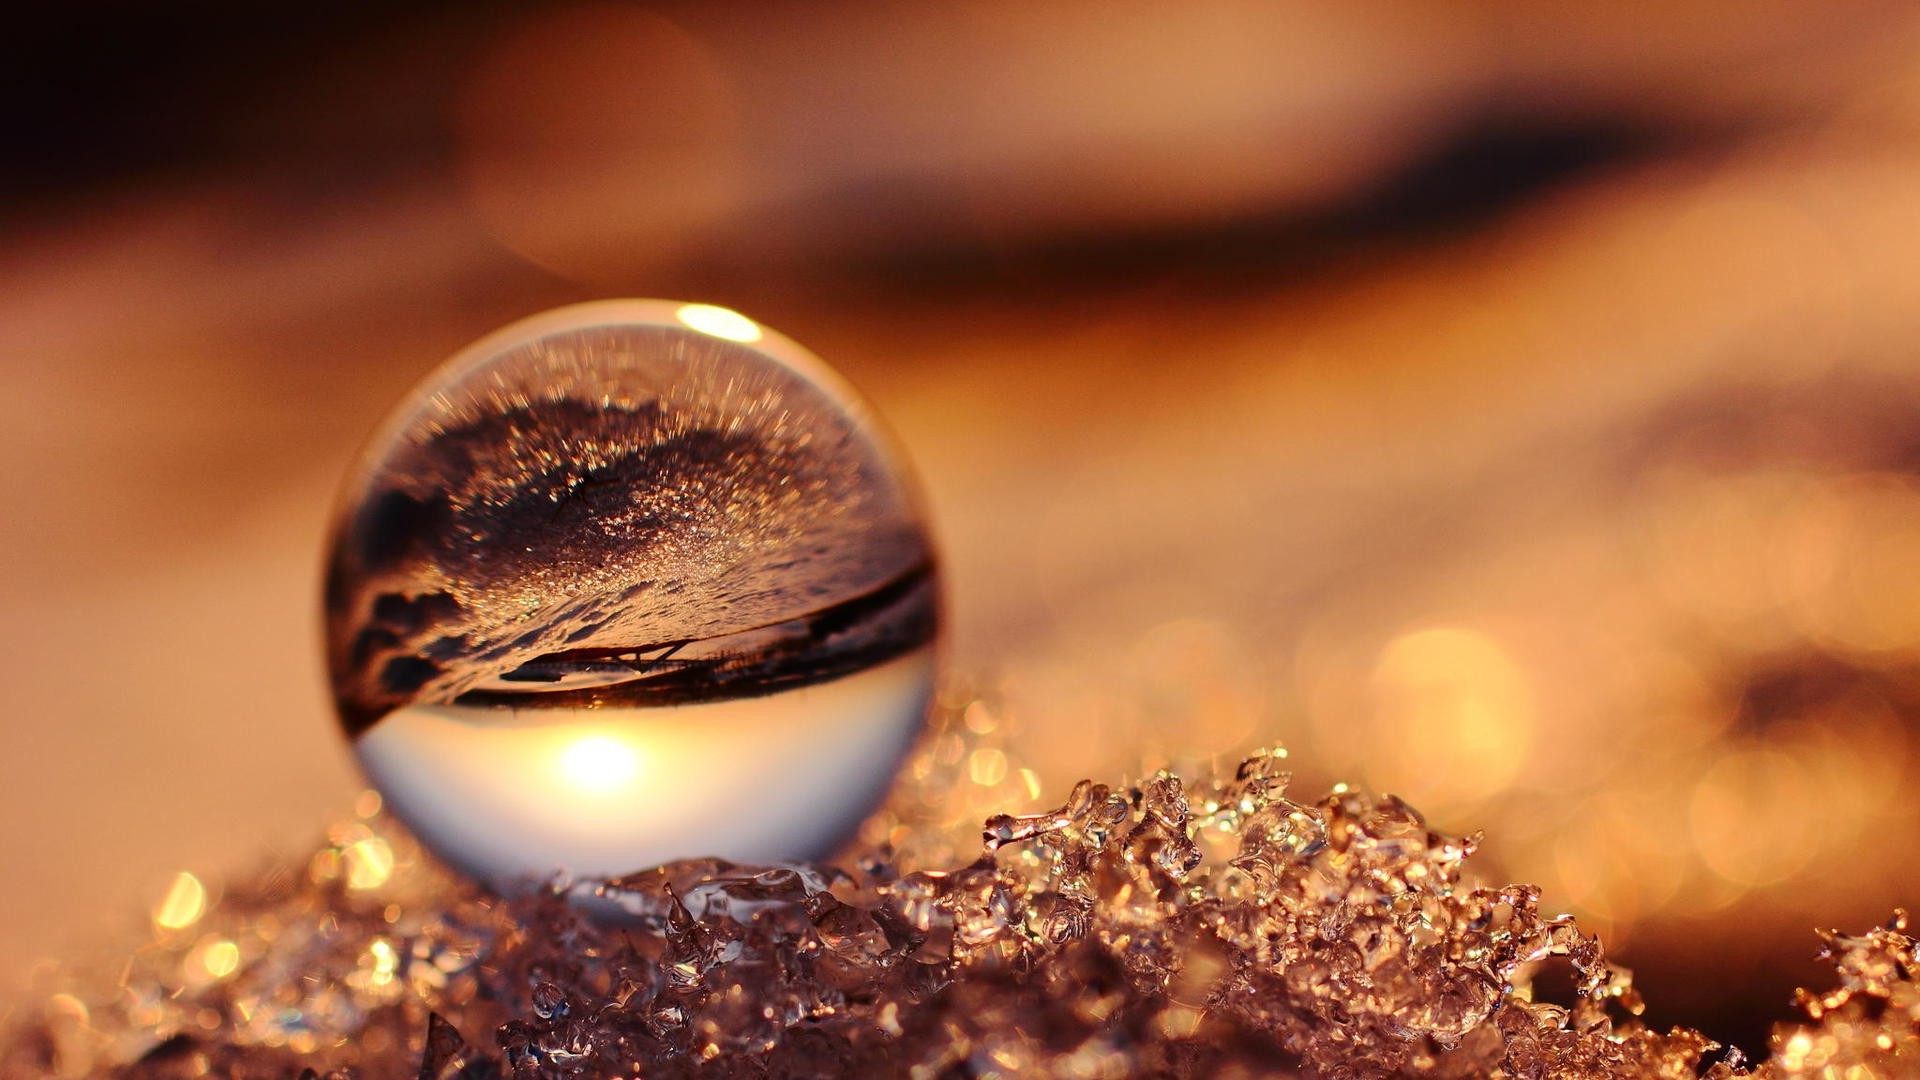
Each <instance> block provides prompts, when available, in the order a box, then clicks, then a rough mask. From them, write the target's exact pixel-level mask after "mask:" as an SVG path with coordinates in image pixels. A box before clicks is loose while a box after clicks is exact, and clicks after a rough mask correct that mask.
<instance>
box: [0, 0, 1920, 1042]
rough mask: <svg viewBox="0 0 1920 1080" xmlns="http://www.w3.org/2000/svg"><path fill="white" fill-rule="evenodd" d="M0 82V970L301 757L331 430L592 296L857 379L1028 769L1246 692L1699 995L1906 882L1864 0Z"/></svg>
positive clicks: (1917, 498)
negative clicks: (893, 450) (734, 331)
mask: <svg viewBox="0 0 1920 1080" xmlns="http://www.w3.org/2000/svg"><path fill="white" fill-rule="evenodd" d="M0 84H3V85H0V365H4V390H3V392H0V453H3V454H4V460H5V462H6V467H5V468H4V469H0V492H3V493H4V494H3V496H0V497H3V498H4V505H5V506H7V507H8V508H9V509H8V512H7V513H6V514H4V515H0V596H5V597H6V606H5V608H4V612H5V616H4V621H0V656H4V659H3V660H0V664H4V667H3V668H0V678H4V684H5V687H6V690H7V693H6V696H5V699H4V707H3V708H0V732H4V734H5V742H4V746H5V747H6V753H5V755H4V757H0V760H4V761H5V763H6V765H7V768H6V779H5V782H4V783H0V820H4V821H5V823H6V826H7V827H6V829H5V830H4V832H0V862H3V864H4V865H5V866H6V867H7V868H8V869H7V873H6V875H5V880H6V886H5V888H4V889H0V994H4V993H9V992H15V991H17V990H18V989H19V988H21V987H23V986H26V985H28V984H29V983H30V982H31V980H32V975H33V971H34V969H35V964H36V962H37V960H38V958H41V957H45V956H56V955H75V954H78V953H82V952H86V951H88V950H98V949H101V948H103V947H105V948H107V949H108V950H109V951H111V950H112V949H115V948H124V947H126V945H127V944H128V943H129V942H131V941H133V940H137V938H136V935H137V934H138V933H140V932H141V930H142V927H143V925H144V919H145V912H146V910H147V909H148V908H149V907H150V906H151V904H152V903H153V902H154V900H155V899H156V898H157V897H158V896H159V894H160V892H161V891H162V890H163V889H164V887H165V885H166V883H167V882H168V880H169V875H170V874H171V873H172V872H173V871H177V870H181V869H188V870H192V871H194V872H196V873H199V874H201V875H203V876H204V877H206V878H208V879H210V880H217V879H219V878H220V877H222V876H224V875H230V874H233V873H238V872H245V871H247V870H248V869H251V868H254V867H257V866H260V865H262V864H263V863H266V862H268V861H270V860H272V859H273V858H275V857H277V856H279V855H286V854H289V853H294V852H299V851H302V850H303V849H304V848H305V846H306V845H308V844H309V843H310V842H311V841H312V839H313V837H315V836H316V835H317V833H318V831H319V830H320V828H321V827H322V826H323V825H324V824H325V823H326V822H327V821H328V820H330V819H331V818H333V817H335V816H337V815H339V814H341V813H344V812H345V811H346V809H347V807H348V806H349V805H351V802H352V800H353V797H354V795H355V793H356V791H357V786H356V785H357V781H356V780H355V778H354V776H353V773H352V770H351V767H350V763H349V760H348V757H347V754H346V752H345V748H344V746H343V744H342V742H341V740H340V739H339V737H338V736H337V734H336V732H335V728H334V726H333V721H332V719H331V717H330V714H329V707H328V701H327V695H326V689H325V686H324V685H323V681H322V678H321V674H320V665H319V652H318V627H317V623H318V616H317V610H316V609H317V603H316V592H317V589H316V579H317V568H318V565H319V559H320V552H319V548H320V544H321V540H322V535H323V531H324V528H325V525H326V521H327V516H328V513H329V502H330V499H331V497H332V489H333V486H334V484H335V483H336V481H337V479H338V478H339V477H340V475H341V474H342V472H343V471H344V469H345V467H346V464H347V462H348V460H349V458H350V456H351V454H352V453H353V451H354V449H355V447H356V445H357V443H358V441H359V440H360V439H361V438H362V437H363V436H364V435H365V434H366V433H367V432H368V431H369V429H370V428H371V427H372V425H373V424H374V423H375V421H376V420H377V419H378V418H379V416H380V414H381V413H382V412H383V411H384V410H385V409H386V408H387V407H388V406H389V405H390V404H391V403H392V402H393V401H395V400H396V399H397V398H398V397H399V395H401V394H402V393H403V392H404V391H405V390H406V389H407V388H408V387H409V386H410V385H411V384H412V383H413V382H414V381H415V380H416V379H418V378H419V377H420V376H421V375H422V374H424V373H425V372H426V371H427V370H428V369H429V368H430V367H432V366H433V365H434V364H436V363H438V362H439V361H440V360H441V359H443V358H444V357H445V356H447V355H448V354H450V353H451V352H452V351H453V350H455V349H456V348H458V347H459V346H461V345H463V344H465V343H466V342H467V341H469V340H471V339H473V338H475V337H477V336H479V335H480V334H482V333H484V332H486V331H488V330H491V329H493V328H495V327H496V326H498V325H500V324H503V323H505V322H507V321H509V320H511V319H514V318H517V317H519V316H521V315H524V314H528V313H531V312H533V311H536V310H538V309H541V308H544V307H547V306H551V305H554V304H558V303H563V302H567V301H572V300H579V299H587V298H595V297H602V296H616V295H641V296H667V297H677V298H685V299H698V300H704V301H709V302H714V303H721V304H726V305H729V306H732V307H736V308H738V309H741V310H743V311H745V312H747V313H749V314H751V315H753V316H755V317H756V318H760V319H763V320H765V321H767V322H768V323H770V324H772V325H774V326H776V327H779V328H780V329H782V330H784V331H786V332H787V333H789V334H791V335H793V336H794V337H796V338H798V339H799V340H801V341H802V342H805V343H807V344H808V345H809V346H810V347H812V348H813V349H815V350H816V351H818V352H819V353H820V354H821V355H823V356H824V357H826V358H827V359H828V360H829V361H830V362H831V363H833V364H835V365H837V366H839V367H841V368H842V369H843V370H844V371H845V372H846V373H847V374H848V375H849V376H850V377H852V378H853V379H854V381H855V382H856V383H858V384H859V385H861V386H862V387H863V388H864V389H865V390H866V391H867V392H868V393H869V395H870V396H871V397H872V398H873V399H874V400H875V401H876V402H877V404H878V405H879V407H880V409H881V411H882V412H883V413H884V414H885V415H886V416H888V417H889V418H890V419H891V420H892V422H893V424H894V426H895V427H896V429H897V430H898V431H899V433H900V435H901V437H902V439H903V440H904V441H905V442H906V444H907V445H908V447H909V449H910V451H911V452H912V454H913V456H914V457H915V458H916V460H917V461H918V463H919V466H920V469H921V471H922V474H923V478H924V480H925V483H926V487H927V489H928V492H929V496H930V502H931V504H932V507H933V509H934V511H935V512H936V514H937V515H938V530H939V532H940V534H941V536H942V537H943V539H944V541H945V545H946V557H947V566H948V571H949V586H950V597H951V607H952V613H953V621H954V626H953V655H954V658H955V660H956V668H957V670H958V672H959V673H960V676H961V678H962V680H963V682H964V683H965V685H966V686H968V687H971V688H973V689H974V690H975V691H977V692H979V693H980V694H982V695H983V697H984V699H985V700H987V701H989V702H991V703H992V705H991V707H992V708H993V709H994V710H995V713H996V716H997V718H998V719H997V720H996V722H997V723H1001V724H1003V726H1004V727H1005V729H1006V730H1008V731H1010V732H1011V734H1010V735H1009V736H1008V738H1009V739H1010V740H1011V745H1010V747H1009V758H1008V760H1010V761H1012V762H1013V763H1015V764H1017V765H1021V766H1026V767H1028V768H1030V769H1031V770H1032V771H1033V773H1034V775H1035V778H1036V779H1037V780H1038V782H1039V787H1040V794H1039V795H1038V796H1037V799H1038V801H1044V802H1057V801H1058V800H1059V799H1060V798H1061V797H1063V796H1064V794H1065V792H1066V790H1067V787H1068V786H1069V785H1070V784H1071V782H1072V781H1073V780H1075V779H1077V778H1079V777H1081V776H1083V775H1091V776H1094V777H1096V778H1102V779H1110V778H1115V777H1117V776H1119V775H1123V774H1133V773H1137V771H1138V770H1139V768H1140V767H1141V766H1142V764H1143V763H1145V764H1149V765H1157V764H1162V763H1174V764H1179V765H1182V766H1185V767H1194V766H1199V765H1206V764H1209V763H1216V762H1225V761H1231V760H1232V759H1233V756H1234V754H1235V752H1236V751H1238V750H1240V749H1243V748H1246V747H1249V746H1252V745H1255V744H1259V743H1266V742H1275V741H1278V742H1283V743H1285V744H1287V745H1288V746H1290V747H1291V748H1292V749H1293V751H1294V755H1295V759H1296V761H1297V762H1298V763H1299V767H1300V770H1301V772H1302V774H1303V781H1302V786H1303V789H1304V790H1306V791H1307V792H1309V793H1313V792H1314V788H1315V786H1316V785H1324V784H1325V783H1328V782H1331V781H1332V780H1335V779H1348V780H1355V781H1359V782H1362V783H1365V784H1368V785H1370V786H1376V787H1384V788H1386V789H1389V790H1392V791H1395V792H1397V793H1399V794H1402V795H1404V796H1405V797H1407V798H1408V799H1409V800H1411V801H1412V802H1413V803H1414V804H1415V805H1416V806H1419V807H1421V808H1422V809H1424V810H1425V811H1426V812H1427V813H1428V815H1429V817H1430V818H1431V819H1432V820H1433V822H1434V824H1435V825H1436V826H1439V827H1442V828H1446V829H1450V830H1456V831H1463V832H1464V831H1469V830H1472V829H1476V828H1484V829H1485V830H1486V831H1487V834H1488V840H1487V844H1486V852H1487V856H1486V860H1485V861H1487V862H1489V864H1490V872H1491V873H1493V874H1497V875H1504V876H1506V877H1508V878H1511V879H1514V880H1526V881H1534V882H1539V883H1540V884H1542V885H1543V886H1544V887H1545V890H1546V899H1547V904H1548V906H1550V907H1557V908H1565V909H1568V910H1573V911H1575V912H1578V913H1579V914H1580V915H1581V917H1582V918H1583V919H1584V920H1585V921H1586V923H1587V924H1588V925H1589V926H1590V927H1592V928H1594V929H1597V930H1599V931H1600V932H1601V933H1602V934H1603V935H1604V936H1605V937H1606V938H1607V939H1608V940H1609V942H1611V943H1612V944H1613V945H1614V947H1615V952H1616V953H1617V954H1618V957H1619V958H1620V959H1622V960H1623V961H1624V962H1626V963H1628V964H1629V965H1631V966H1633V967H1634V968H1635V970H1636V972H1637V973H1638V976H1639V981H1640V982H1641V984H1642V985H1643V987H1644V988H1645V990H1646V992H1647V996H1648V998H1649V1000H1650V1002H1651V1011H1650V1014H1649V1018H1650V1019H1651V1020H1652V1021H1654V1022H1655V1023H1658V1024H1666V1023H1688V1024H1691V1025H1695V1026H1699V1027H1702V1028H1704V1029H1705V1030H1707V1031H1708V1032H1709V1033H1712V1034H1716V1035H1720V1036H1723V1037H1727V1038H1731V1039H1734V1040H1736V1041H1739V1042H1742V1043H1743V1044H1745V1045H1746V1046H1748V1047H1749V1048H1750V1049H1752V1048H1757V1047H1759V1046H1760V1044H1761V1041H1762V1039H1763V1037H1764V1033H1765V1031H1766V1029H1767V1025H1768V1024H1769V1023H1770V1022H1771V1020H1772V1019H1774V1018H1776V1017H1782V1016H1785V1015H1786V1014H1787V1012H1788V1007H1789V1006H1788V995H1789V993H1790V991H1791V988H1792V987H1793V986H1794V985H1796V984H1798V983H1799V982H1800V981H1801V980H1803V979H1804V980H1814V981H1819V980H1822V979H1824V978H1825V977H1826V976H1824V975H1822V973H1821V971H1820V970H1819V969H1818V968H1817V967H1816V966H1815V965H1813V964H1812V963H1810V958H1811V955H1812V953H1813V951H1814V949H1815V947H1816V942H1815V940H1814V937H1813V935H1812V933H1811V930H1812V928H1813V927H1814V926H1815V925H1819V926H1835V925H1837V926H1843V927H1849V928H1855V929H1858V928H1861V927H1864V926H1865V925H1866V924H1868V923H1871V922H1875V921H1879V920H1882V919H1884V918H1885V917H1886V916H1887V915H1888V913H1889V911H1890V909H1891V908H1892V907H1893V906H1894V905H1895V904H1898V903H1905V904H1908V905H1913V904H1916V903H1920V844H1916V840H1920V804H1917V801H1916V800H1915V798H1914V797H1913V794H1912V792H1913V790H1914V785H1915V783H1916V781H1917V780H1920V711H1916V710H1920V242H1916V241H1917V240H1920V141H1917V137H1920V16H1917V15H1916V12H1915V11H1914V9H1913V6H1912V5H1911V4H1906V3H1897V2H1890V0H1782V2H1780V3H1775V4H1769V5H1765V6H1764V7H1755V6H1753V5H1748V4H1737V3H1733V2H1731V0H1687V2H1682V3H1673V4H1663V5H1618V4H1609V3H1601V2H1597V0H1596V2H1591V3H1579V2H1568V3H1552V4H1541V3H1538V2H1530V0H1454V2H1449V3H1442V4H1422V5H1413V4H1395V3H1374V2H1369V0H1361V2H1358V3H1356V2H1353V0H1340V2H1331V0H1327V2H1322V0H1258V2H1255V0H1244V2H1243V0H1196V2H1194V3H1190V4H1187V5H1182V6H1180V7H1179V8H1178V9H1177V10H1175V9H1169V8H1168V7H1167V6H1166V5H1162V4H1155V5H1146V4H1135V3H1130V2H1114V0H1107V2H1104V3H1099V4H1091V3H1084V4H1083V3H1067V4H1049V5H1031V4H1016V3H1011V2H1000V0H979V2H968V3H962V4H946V5H915V4H905V3H900V4H856V3H805V4H802V3H748V2H740V0H725V2H709V3H704V4H693V3H684V4H651V5H649V4H639V3H611V2H602V3H577V4H564V5H556V6H541V7H532V6H526V5H521V4H507V3H478V4H475V3H462V4H452V3H445V2H439V0H409V2H402V3H390V4H380V5H373V4H367V5H351V4H349V5H292V6H290V5H253V4H241V3H238V2H237V0H201V2H199V3H197V4H189V5H184V6H181V5H171V6H162V7H154V6H148V5H140V6H135V5H131V4H124V5H116V4H112V3H109V4H107V5H105V6H104V7H102V6H97V5H96V6H88V7H84V8H82V7H76V6H72V5H68V6H65V7H62V6H59V5H54V6H44V5H43V6H40V7H37V8H33V9H29V10H24V11H21V12H16V13H13V14H12V15H11V16H10V26H9V32H8V35H7V40H6V41H5V43H4V44H0ZM972 767H973V768H974V770H975V777H976V779H980V778H982V776H983V775H984V778H985V779H986V780H987V781H996V780H998V779H1000V777H1001V776H1002V775H1003V774H1006V773H1007V772H1008V761H1007V760H1001V761H995V760H985V759H983V760H982V761H976V762H973V763H972ZM996 770H998V771H997V772H996ZM1022 797H1032V796H1031V793H1026V794H1025V795H1023V796H1022Z"/></svg>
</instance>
